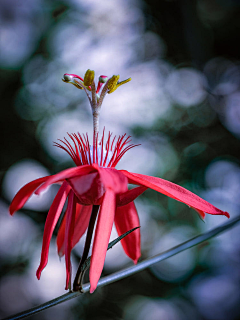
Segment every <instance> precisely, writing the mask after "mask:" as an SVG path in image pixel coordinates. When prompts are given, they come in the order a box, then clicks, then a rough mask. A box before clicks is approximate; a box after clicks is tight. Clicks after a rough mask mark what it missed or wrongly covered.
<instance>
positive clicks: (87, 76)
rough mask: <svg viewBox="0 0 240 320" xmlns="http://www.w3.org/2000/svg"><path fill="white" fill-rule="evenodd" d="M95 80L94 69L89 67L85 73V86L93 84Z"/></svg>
mask: <svg viewBox="0 0 240 320" xmlns="http://www.w3.org/2000/svg"><path fill="white" fill-rule="evenodd" d="M93 80H94V71H93V70H90V69H88V70H87V71H86V73H85V76H84V80H83V83H84V85H85V86H91V84H92V83H93Z"/></svg>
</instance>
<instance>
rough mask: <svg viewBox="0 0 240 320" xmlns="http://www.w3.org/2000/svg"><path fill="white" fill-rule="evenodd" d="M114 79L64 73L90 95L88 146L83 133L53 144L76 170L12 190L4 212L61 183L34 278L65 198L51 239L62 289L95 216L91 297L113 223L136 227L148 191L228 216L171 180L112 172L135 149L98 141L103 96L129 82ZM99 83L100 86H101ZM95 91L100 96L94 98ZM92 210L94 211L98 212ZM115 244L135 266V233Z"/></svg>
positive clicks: (125, 140)
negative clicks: (61, 260)
mask: <svg viewBox="0 0 240 320" xmlns="http://www.w3.org/2000/svg"><path fill="white" fill-rule="evenodd" d="M118 79H119V76H113V77H112V78H110V79H109V80H108V79H107V77H106V76H101V77H100V78H99V83H98V86H97V89H96V88H95V84H94V73H93V71H90V70H88V71H87V72H86V74H85V77H84V79H82V78H80V77H79V76H77V75H70V74H65V75H64V79H63V81H65V82H70V83H72V84H74V85H75V86H76V87H78V88H81V89H84V90H85V91H86V92H87V90H89V91H91V92H92V99H91V98H90V96H89V95H88V98H89V100H90V103H91V107H92V111H93V117H94V135H93V144H92V146H91V145H90V143H89V139H88V136H87V135H86V136H81V135H80V134H79V133H78V134H69V139H70V142H69V141H68V140H67V139H64V140H62V141H61V140H60V143H56V146H58V147H60V148H62V149H64V150H65V151H66V152H67V153H68V154H69V155H70V156H71V158H72V159H73V161H74V162H75V164H76V167H74V168H70V169H67V170H64V171H61V172H59V173H57V174H55V175H52V176H47V177H43V178H39V179H37V180H34V181H32V182H29V183H28V184H27V185H25V186H24V187H22V188H21V189H20V190H19V191H18V193H17V194H16V196H15V197H14V199H13V201H12V203H11V205H10V214H13V213H14V212H15V211H17V210H19V209H21V208H22V207H23V206H24V204H25V203H26V201H27V200H28V199H29V197H30V196H31V195H32V194H33V193H34V192H35V193H36V194H40V193H41V192H42V191H43V190H45V189H46V188H47V187H48V186H50V185H51V184H54V183H58V184H61V187H60V189H59V191H58V193H57V195H56V197H55V199H54V200H53V203H52V205H51V207H50V210H49V212H48V215H47V219H46V223H45V229H44V234H43V243H42V253H41V261H40V265H39V268H38V270H37V277H38V279H39V278H40V275H41V272H42V270H43V269H44V267H45V266H46V264H47V262H48V252H49V245H50V240H51V238H52V234H53V230H54V228H55V226H56V223H57V221H58V219H59V217H60V214H61V212H62V209H63V206H64V204H65V202H66V200H67V199H68V205H67V209H66V212H65V216H64V218H63V221H62V223H61V226H60V228H59V231H58V235H57V247H58V253H59V255H60V256H63V255H64V254H65V261H66V289H67V288H68V287H69V282H70V276H71V261H70V254H71V250H72V249H73V247H74V246H75V245H76V244H77V242H78V241H79V240H80V238H81V237H82V235H83V234H84V233H85V231H86V230H88V233H89V234H90V238H91V233H92V231H93V225H94V221H95V219H96V218H97V225H96V230H95V234H94V241H93V248H92V257H91V263H90V274H89V277H90V284H91V289H90V292H91V293H92V292H93V291H94V290H95V289H96V287H97V283H98V280H99V278H100V275H101V272H102V269H103V265H104V260H105V256H106V252H107V247H108V243H109V238H110V234H111V230H112V226H113V223H114V224H115V226H116V229H117V232H118V234H119V235H121V234H123V233H125V232H127V231H128V230H130V229H133V228H135V227H138V226H139V218H138V214H137V211H136V208H135V205H134V200H135V199H136V198H137V197H138V196H139V195H141V194H142V193H143V192H144V191H145V190H146V189H148V188H151V189H153V190H156V191H158V192H160V193H162V194H165V195H166V196H168V197H171V198H173V199H175V200H178V201H180V202H183V203H185V204H187V205H188V206H190V207H191V208H193V209H195V210H196V211H197V212H198V214H199V215H200V216H201V217H202V218H204V217H205V213H209V214H213V215H225V216H226V217H228V218H229V214H228V213H227V212H224V211H222V210H220V209H218V208H216V207H214V206H213V205H212V204H210V203H209V202H207V201H205V200H204V199H202V198H200V197H199V196H197V195H195V194H194V193H192V192H190V191H188V190H186V189H185V188H183V187H181V186H178V185H176V184H174V183H172V182H169V181H167V180H164V179H160V178H156V177H152V176H146V175H142V174H139V173H132V172H128V171H126V170H117V169H115V167H116V165H117V163H118V162H119V161H120V159H121V158H122V156H123V155H124V154H125V153H126V152H127V151H128V150H129V149H131V148H133V147H135V145H133V144H130V137H127V136H126V135H123V136H120V137H119V138H118V139H116V137H111V134H110V133H109V134H108V137H107V139H106V143H105V142H104V132H103V135H102V138H101V139H99V137H98V115H99V110H100V107H101V103H102V100H103V98H104V96H105V94H106V93H111V92H113V91H114V90H116V88H117V87H119V86H120V85H121V84H123V83H125V82H127V81H129V80H130V79H128V80H125V81H123V82H120V83H119V82H118ZM104 83H105V85H104V86H103V87H102V85H103V84H104ZM101 89H102V90H101ZM100 90H101V94H100V95H99V92H100ZM87 94H88V93H87ZM128 184H133V185H136V187H135V188H133V189H130V190H129V189H128ZM98 208H100V209H99V213H98ZM91 221H92V222H93V223H91ZM90 229H91V231H90ZM121 243H122V246H123V249H124V251H125V253H126V254H127V255H128V256H129V257H130V258H131V259H132V260H133V261H134V263H137V261H138V259H139V257H140V255H141V248H140V231H139V229H136V230H135V231H134V232H132V233H131V234H129V235H128V236H127V237H126V238H123V239H122V240H121ZM85 248H86V246H85ZM87 253H88V252H87ZM87 253H85V255H86V254H87ZM76 284H79V283H76ZM75 289H78V286H77V285H75Z"/></svg>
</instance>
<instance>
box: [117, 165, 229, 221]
mask: <svg viewBox="0 0 240 320" xmlns="http://www.w3.org/2000/svg"><path fill="white" fill-rule="evenodd" d="M121 172H122V173H123V174H124V175H125V176H126V177H127V178H128V179H129V181H128V182H129V183H133V184H138V185H143V186H146V187H148V188H151V189H153V190H156V191H158V192H161V193H163V194H165V195H166V196H168V197H170V198H173V199H175V200H178V201H180V202H183V203H185V204H187V205H188V206H190V207H193V208H194V209H197V210H200V211H203V212H206V213H210V214H216V215H225V216H226V217H228V218H229V217H230V215H229V213H228V212H224V211H222V210H220V209H218V208H216V207H214V206H213V205H212V204H211V203H209V202H207V201H206V200H204V199H202V198H200V197H199V196H197V195H196V194H194V193H192V192H191V191H189V190H187V189H185V188H183V187H180V186H179V185H177V184H175V183H172V182H170V181H167V180H164V179H161V178H156V177H151V176H146V175H143V174H139V173H131V172H128V171H125V170H121Z"/></svg>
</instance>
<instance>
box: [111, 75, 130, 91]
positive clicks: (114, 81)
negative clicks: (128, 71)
mask: <svg viewBox="0 0 240 320" xmlns="http://www.w3.org/2000/svg"><path fill="white" fill-rule="evenodd" d="M118 80H119V76H112V78H111V79H110V80H109V81H108V89H109V92H108V93H112V92H114V91H115V90H116V89H117V88H118V87H120V86H121V85H123V84H124V83H127V82H129V81H131V80H132V79H131V78H128V79H126V80H123V81H121V82H118Z"/></svg>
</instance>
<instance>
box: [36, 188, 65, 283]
mask: <svg viewBox="0 0 240 320" xmlns="http://www.w3.org/2000/svg"><path fill="white" fill-rule="evenodd" d="M69 191H70V186H69V185H68V184H67V182H64V183H63V184H62V186H61V187H60V189H59V191H58V193H57V195H56V197H55V198H54V200H53V203H52V205H51V207H50V210H49V212H48V215H47V219H46V223H45V227H44V233H43V243H42V254H41V261H40V265H39V267H38V270H37V278H38V279H40V276H41V272H42V270H43V269H44V268H45V266H46V264H47V261H48V251H49V245H50V240H51V238H52V234H53V230H54V228H55V226H56V223H57V221H58V219H59V216H60V214H61V211H62V208H63V206H64V203H65V201H66V199H67V196H68V193H69Z"/></svg>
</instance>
